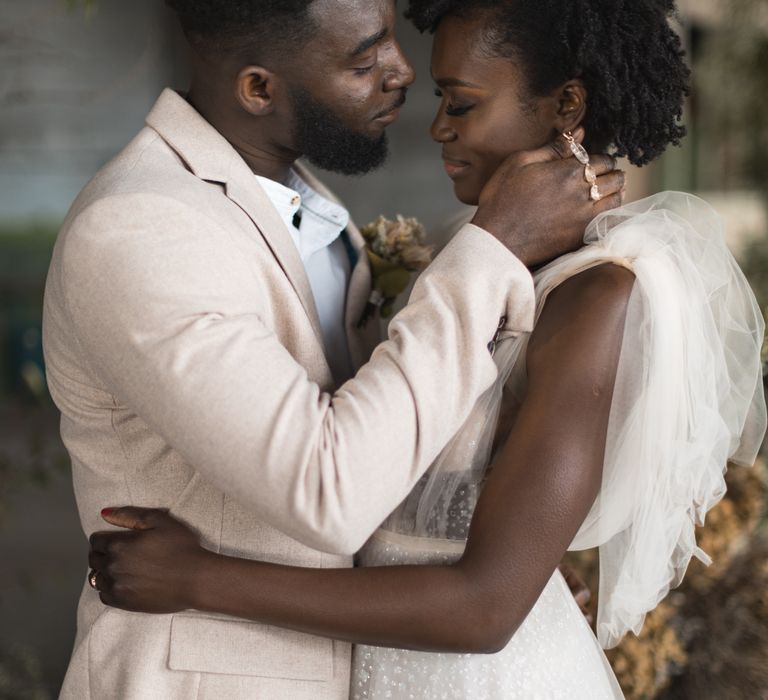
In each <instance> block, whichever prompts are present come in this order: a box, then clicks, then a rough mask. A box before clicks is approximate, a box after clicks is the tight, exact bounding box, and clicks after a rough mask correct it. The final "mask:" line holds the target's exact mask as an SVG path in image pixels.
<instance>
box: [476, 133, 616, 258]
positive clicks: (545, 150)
mask: <svg viewBox="0 0 768 700" xmlns="http://www.w3.org/2000/svg"><path fill="white" fill-rule="evenodd" d="M573 135H574V138H575V139H576V140H577V141H579V142H580V141H581V140H582V139H583V138H584V130H583V129H582V128H579V129H577V130H576V131H575V132H574V134H573ZM590 158H591V165H592V167H593V168H594V169H595V172H596V174H597V176H598V180H597V185H598V189H599V192H600V195H601V197H602V199H600V201H598V202H594V201H592V199H591V198H590V187H591V186H590V184H589V183H588V182H587V180H586V178H585V172H584V165H582V164H581V163H580V162H579V161H578V160H577V159H576V158H574V156H573V153H572V152H571V149H570V147H569V146H568V143H567V141H566V140H565V139H564V138H563V137H559V138H558V139H557V141H555V142H553V143H551V144H548V145H546V146H544V147H542V148H540V149H538V150H535V151H523V152H519V153H514V154H513V155H511V156H510V157H509V158H507V160H505V161H504V162H503V163H502V164H501V165H500V166H499V168H498V170H496V172H495V173H494V175H493V177H492V178H491V179H490V180H489V181H488V183H487V184H486V185H485V187H484V189H483V191H482V193H481V195H480V202H479V205H478V210H477V213H476V214H475V217H474V218H473V219H472V223H474V224H476V225H477V226H479V227H481V228H483V229H485V230H486V231H488V232H489V233H491V234H492V235H494V236H495V237H496V238H498V239H499V240H500V241H501V242H502V243H503V244H504V245H505V246H506V247H507V248H508V249H509V250H511V251H512V252H513V253H514V254H515V255H516V256H517V257H518V258H520V260H521V261H522V262H523V263H524V264H525V265H527V266H528V267H534V266H536V265H541V264H542V263H546V262H549V261H550V260H553V259H554V258H556V257H558V256H559V255H563V254H564V253H568V252H571V251H573V250H576V249H577V248H580V247H581V246H582V244H583V237H584V230H585V229H586V227H587V224H588V223H589V222H590V221H591V220H592V219H593V218H594V217H595V216H597V214H599V213H601V212H603V211H606V210H608V209H614V208H615V207H618V206H620V205H621V203H622V201H623V195H624V181H625V177H624V172H623V171H621V170H616V162H615V160H614V159H613V158H611V157H610V156H606V155H592V156H590Z"/></svg>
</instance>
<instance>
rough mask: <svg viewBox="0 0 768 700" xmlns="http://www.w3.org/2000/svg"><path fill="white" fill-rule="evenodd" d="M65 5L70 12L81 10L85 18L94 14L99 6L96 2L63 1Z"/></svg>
mask: <svg viewBox="0 0 768 700" xmlns="http://www.w3.org/2000/svg"><path fill="white" fill-rule="evenodd" d="M64 1H65V2H66V4H67V8H68V9H69V11H70V12H75V11H77V10H80V9H82V10H83V11H84V12H85V16H86V17H87V18H90V17H92V16H93V14H94V13H95V12H96V8H97V7H98V5H99V2H98V0H64Z"/></svg>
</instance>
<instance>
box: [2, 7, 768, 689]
mask: <svg viewBox="0 0 768 700" xmlns="http://www.w3.org/2000/svg"><path fill="white" fill-rule="evenodd" d="M679 19H680V31H681V34H682V36H683V37H684V40H685V43H686V46H687V48H688V50H689V53H690V57H691V63H692V66H693V69H694V90H693V94H692V96H691V99H690V100H689V104H688V107H687V114H686V123H687V125H688V127H689V136H688V138H687V139H686V141H685V143H684V145H683V147H682V148H679V149H673V150H672V151H671V152H670V153H669V154H668V155H666V156H665V157H664V158H663V159H662V160H661V161H659V162H657V163H654V164H653V165H651V166H650V167H648V168H645V169H643V170H636V169H632V172H631V175H630V195H631V197H632V198H639V197H641V196H645V195H647V194H650V193H653V192H655V191H659V190H662V189H678V190H686V191H691V192H695V193H697V194H700V195H701V196H702V197H704V198H705V199H707V200H708V201H710V202H711V203H712V204H713V205H714V206H715V207H716V208H717V209H718V211H720V213H721V214H722V216H723V219H724V221H725V225H726V231H727V237H728V241H729V245H730V246H731V248H732V250H733V252H734V254H735V255H736V256H737V257H738V258H739V260H740V261H741V263H742V265H743V266H744V269H745V270H746V272H747V274H748V276H749V277H750V280H751V281H752V283H753V285H754V288H755V291H756V292H757V294H758V297H759V299H760V302H761V304H762V306H763V308H764V309H768V214H767V212H768V206H767V204H768V126H767V124H766V116H765V115H766V114H768V3H767V2H765V0H733V1H732V2H725V1H724V0H688V1H686V2H682V3H680V18H679ZM400 33H401V38H402V43H403V45H404V48H405V50H406V52H407V53H408V54H409V55H410V56H411V57H412V59H413V60H414V63H415V65H416V68H417V71H418V73H419V76H420V79H419V80H418V83H417V85H416V86H415V87H414V88H413V90H412V91H411V95H410V99H409V105H408V107H407V109H406V110H405V111H404V114H403V117H402V118H401V120H400V121H399V122H398V123H397V124H396V125H395V126H394V127H393V128H392V129H391V139H392V157H391V159H390V161H389V163H388V164H387V166H385V168H383V169H382V171H380V172H378V173H376V174H373V175H371V176H368V177H366V178H365V179H363V180H360V179H354V178H353V179H349V178H340V177H334V176H331V177H328V178H327V179H328V180H329V182H331V184H332V186H333V187H334V188H335V189H336V190H337V192H338V193H339V194H340V195H341V196H342V197H343V198H344V199H345V201H346V203H347V204H348V206H349V207H350V209H351V211H352V214H353V216H354V217H355V218H356V219H357V221H358V222H360V223H365V222H367V221H369V220H371V219H373V218H375V217H376V216H377V215H378V214H379V213H385V214H386V215H388V216H392V215H394V214H396V213H402V214H405V215H408V216H416V217H419V218H420V219H421V220H422V221H423V222H424V223H425V224H426V225H427V227H428V228H429V229H431V230H432V231H435V232H438V231H441V230H445V227H444V226H443V223H444V222H445V221H447V220H449V219H450V218H451V217H452V216H454V215H455V214H456V213H457V210H458V207H457V205H456V203H455V201H454V199H453V196H452V193H451V188H450V186H449V183H448V181H447V180H446V178H445V177H444V175H443V173H442V170H441V167H440V163H439V152H438V149H437V147H436V146H435V145H434V144H432V143H431V142H430V140H429V138H428V134H427V131H428V128H429V124H430V121H431V118H432V115H433V111H434V109H435V108H436V101H435V99H434V97H433V95H432V87H431V85H430V82H429V80H428V75H429V71H428V62H429V40H428V39H426V38H423V37H420V36H419V35H418V34H417V33H416V32H415V31H414V30H413V29H412V28H411V27H410V26H409V25H407V24H406V23H403V24H402V27H401V30H400ZM184 65H185V60H184V47H183V40H182V39H181V37H180V35H179V32H178V29H177V27H176V25H175V21H174V19H173V17H172V16H171V15H170V14H169V13H168V11H167V10H166V9H165V7H164V3H163V2H162V0H133V2H131V3H125V2H119V1H118V0H97V1H96V2H85V1H80V2H78V1H77V0H71V1H65V0H26V1H25V2H23V3H21V2H13V1H12V0H0V699H3V698H14V699H15V700H22V699H24V698H40V699H43V698H51V697H54V696H55V695H56V693H57V691H58V688H59V685H60V683H61V679H62V676H63V673H64V670H65V668H66V663H67V660H68V657H69V653H70V651H71V645H72V640H73V636H74V625H75V606H76V602H77V596H78V594H79V591H80V588H81V585H82V582H83V579H84V576H85V574H86V562H85V553H86V549H87V547H86V542H85V538H84V536H83V534H82V531H81V530H80V526H79V520H78V517H77V511H76V506H75V500H74V496H73V493H72V487H71V482H70V475H69V462H68V459H67V456H66V453H65V452H64V450H63V448H62V446H61V444H60V442H59V438H58V416H57V413H56V410H55V408H54V407H53V406H52V404H51V401H50V399H49V397H48V395H47V392H46V388H45V375H44V367H43V362H42V351H41V333H40V317H41V304H42V293H43V286H44V281H45V274H46V269H47V265H48V261H49V258H50V252H51V247H52V245H53V241H54V238H55V235H56V231H57V229H58V227H59V225H60V223H61V221H62V219H63V217H64V215H65V213H66V211H67V208H68V207H69V205H70V203H71V202H72V200H73V199H74V198H75V196H76V194H77V192H78V191H79V189H80V188H81V187H82V186H83V185H84V184H85V182H86V181H87V180H88V179H89V178H90V177H91V176H92V175H93V174H94V173H95V172H96V170H97V169H98V168H99V167H100V166H101V165H102V164H103V163H105V162H106V161H107V160H108V159H109V158H110V157H111V156H112V155H114V154H115V153H116V152H117V151H118V150H119V149H120V148H121V147H122V146H123V145H124V144H125V143H126V142H127V141H128V140H129V139H130V138H131V137H132V136H133V134H135V133H136V132H137V131H138V130H139V129H140V128H141V126H142V124H143V119H144V116H145V115H146V113H147V112H148V110H149V108H150V107H151V105H152V103H153V102H154V100H155V98H156V97H157V95H158V94H159V93H160V91H161V90H162V88H163V87H165V86H172V87H176V88H184V87H185V82H186V76H185V69H184ZM434 235H435V242H436V243H437V244H438V245H439V244H440V243H442V242H444V234H440V233H435V234H434ZM749 483H750V484H751V485H749V486H748V487H746V488H748V490H749V493H750V494H752V495H754V494H755V493H758V494H762V493H763V492H762V491H761V490H760V489H761V484H762V482H761V479H760V478H757V479H755V480H754V481H750V482H749ZM761 503H762V499H761ZM753 511H754V508H752V510H750V513H752V512H753ZM747 521H748V523H751V524H747ZM729 522H732V521H729ZM739 522H740V523H741V524H740V525H739V528H740V529H738V532H739V533H741V535H740V539H739V537H736V536H735V535H734V536H733V537H732V538H731V539H732V540H733V541H736V540H738V541H739V546H740V547H741V548H742V549H743V550H744V551H747V552H751V551H754V552H762V551H768V550H761V549H760V547H763V546H764V544H765V540H764V533H763V530H764V528H763V526H762V525H761V524H760V523H761V522H762V510H761V511H760V517H758V518H754V517H752V518H751V519H746V520H744V521H743V522H741V521H739ZM747 527H748V528H749V531H748V532H746V531H745V529H744V528H747ZM745 532H746V534H745ZM745 538H746V539H745ZM729 541H730V540H729ZM745 542H746V544H745ZM767 576H768V572H765V575H764V578H765V577H767ZM758 579H759V577H758ZM745 580H749V577H746V579H745ZM760 580H762V579H760ZM728 585H732V584H728ZM743 585H747V584H746V583H745V584H743ZM754 585H758V584H757V581H755V583H754ZM750 600H751V599H750ZM753 604H754V605H759V604H761V605H763V607H764V608H765V609H764V610H763V611H762V617H760V614H761V613H760V611H755V610H750V609H747V610H746V612H745V611H743V610H742V613H743V614H746V615H752V616H753V617H754V618H755V619H756V620H762V621H763V623H765V622H766V621H768V620H767V619H766V618H767V617H768V615H767V614H766V610H768V600H765V599H763V602H762V603H749V604H746V605H753ZM665 624H666V625H667V626H669V625H673V626H674V624H678V625H684V624H685V622H677V623H674V621H673V622H668V623H665ZM652 633H653V632H652V631H651V632H649V634H652ZM745 634H748V633H746V632H745ZM764 636H765V635H764ZM694 638H695V635H693V636H691V635H690V634H688V636H685V635H683V634H682V633H681V639H682V641H681V644H682V645H683V646H685V645H689V646H690V645H691V644H693V643H694V642H692V641H691V640H692V639H694ZM759 639H761V638H759V635H758V636H757V637H755V638H754V639H753V646H754V645H758V646H759V644H764V646H763V647H762V654H763V658H768V641H766V640H765V639H763V640H762V641H759ZM754 640H757V641H754ZM742 641H743V640H742ZM654 643H655V642H654ZM689 651H690V650H689ZM758 651H760V649H759V648H758ZM714 653H715V655H717V653H718V652H717V650H715V652H714ZM722 653H723V654H724V655H725V654H726V652H725V651H723V652H722ZM672 656H674V655H672ZM659 658H661V657H659ZM665 658H666V657H665ZM715 661H716V659H715ZM658 663H659V664H662V663H663V664H666V665H663V668H661V670H659V669H658V668H656V667H655V666H653V665H652V667H651V670H652V672H650V676H651V677H652V678H654V679H656V680H654V681H653V682H649V683H646V684H645V685H644V686H643V688H642V690H637V691H636V690H635V689H628V690H627V692H628V695H629V696H631V697H690V696H689V695H686V694H685V693H687V692H688V691H684V690H680V688H682V687H688V686H685V685H684V684H682V685H681V683H682V681H679V680H678V681H676V682H675V683H673V682H672V681H671V680H670V679H674V678H678V679H680V678H682V679H684V677H685V674H686V672H687V671H686V664H685V663H683V662H681V661H680V659H679V658H677V657H675V658H672V657H670V658H669V659H667V660H666V661H663V660H662V661H658ZM743 673H746V671H744V672H743ZM756 678H757V680H755V681H754V683H753V685H752V686H750V687H752V688H753V689H755V694H753V695H750V696H749V697H768V681H766V684H765V686H762V687H761V686H760V683H762V682H763V680H765V677H764V676H760V675H759V674H758V675H757V676H756ZM761 678H762V679H763V680H760V679H761ZM750 682H752V681H750ZM675 685H677V690H675ZM699 692H700V693H703V694H697V697H712V698H714V697H718V698H720V697H724V696H722V695H717V696H716V695H707V694H706V691H705V690H702V691H697V693H699ZM713 692H714V691H713ZM718 692H720V691H719V690H718ZM734 692H736V691H734ZM750 692H751V691H750ZM664 693H666V695H664ZM680 693H682V694H680ZM729 697H747V696H741V695H730V696H729Z"/></svg>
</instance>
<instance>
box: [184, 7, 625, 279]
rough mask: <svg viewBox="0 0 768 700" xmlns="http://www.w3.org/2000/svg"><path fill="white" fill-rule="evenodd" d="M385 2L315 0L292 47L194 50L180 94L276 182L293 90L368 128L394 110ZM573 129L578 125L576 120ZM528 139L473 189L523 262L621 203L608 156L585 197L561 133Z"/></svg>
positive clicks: (569, 246)
mask: <svg viewBox="0 0 768 700" xmlns="http://www.w3.org/2000/svg"><path fill="white" fill-rule="evenodd" d="M395 12H396V6H395V3H394V2H393V0H316V2H315V3H314V4H313V5H312V7H311V13H312V18H313V20H314V22H315V25H316V31H315V32H314V33H313V35H312V36H313V38H312V39H311V40H310V41H308V42H307V43H306V44H304V45H302V46H301V47H300V48H298V49H296V48H295V47H291V50H290V51H285V52H283V53H282V54H280V55H277V54H270V55H269V56H262V57H261V58H262V59H263V60H262V61H261V62H259V61H256V62H249V61H247V60H246V59H244V58H243V52H242V51H238V52H229V53H228V52H221V51H218V52H212V51H205V50H202V49H198V50H197V51H194V52H193V56H192V85H191V88H190V91H189V96H188V99H189V101H190V102H191V104H192V105H193V106H194V107H195V108H196V109H197V110H198V111H199V112H200V113H201V114H202V115H203V117H205V118H206V119H207V120H208V121H209V122H210V123H211V124H212V125H213V126H214V127H215V128H216V129H217V130H218V131H219V132H220V133H221V134H222V135H223V136H224V137H225V138H226V139H227V140H228V141H229V142H230V143H231V144H232V145H233V146H234V148H235V149H236V150H237V151H238V153H239V154H240V155H241V156H242V157H243V159H244V160H245V161H246V162H247V163H248V165H249V166H250V167H251V169H252V170H253V171H254V172H255V173H256V174H258V175H262V176H264V177H268V178H271V179H273V180H276V181H278V182H284V181H285V179H286V177H287V174H288V172H289V170H290V168H291V166H292V165H293V163H294V162H295V160H296V159H297V158H299V157H301V156H302V155H303V153H302V149H301V148H300V147H299V144H297V143H296V139H295V128H294V127H295V124H296V113H295V100H294V99H293V97H294V96H295V94H296V93H297V91H304V92H306V93H308V94H310V95H311V96H312V98H313V99H314V100H315V101H316V102H317V103H318V104H320V105H323V106H325V107H327V108H328V109H329V110H331V111H332V112H333V113H334V114H335V115H336V116H337V117H338V118H339V119H340V120H341V122H342V123H343V124H344V125H345V126H346V127H348V128H350V129H353V130H355V131H357V132H358V133H362V134H365V135H367V136H369V137H371V138H374V139H375V138H378V137H380V136H381V135H383V134H384V130H385V129H386V128H387V126H389V125H390V124H391V123H393V122H394V120H395V119H396V118H397V116H398V109H397V108H398V106H400V105H402V104H403V102H404V99H405V93H406V91H407V88H408V87H409V86H410V85H411V84H412V83H413V80H414V77H415V76H414V71H413V68H412V66H411V64H410V63H409V62H408V60H407V59H406V57H405V56H404V55H403V53H402V50H401V49H400V46H399V44H398V43H397V40H396V37H395V35H394V25H395V18H396V15H395ZM363 46H364V47H366V48H364V50H362V51H357V49H359V48H360V47H363ZM262 63H263V64H268V65H262ZM576 124H577V122H574V126H576ZM549 133H550V135H552V136H554V134H555V133H556V131H555V129H554V128H553V129H549ZM574 135H575V137H576V138H577V139H582V138H583V136H584V134H583V131H579V130H577V131H575V133H574ZM528 148H529V149H531V150H528V151H514V152H513V151H509V152H508V154H507V155H508V156H509V157H508V158H507V160H506V161H505V162H504V163H503V164H502V166H501V167H499V168H498V169H497V171H496V174H495V175H494V177H493V178H491V180H490V181H489V182H488V183H487V185H486V187H485V189H484V190H483V192H482V195H481V196H480V197H479V199H478V201H479V209H478V212H477V214H476V216H475V218H474V220H473V221H474V223H476V224H477V225H478V226H480V227H481V228H484V229H485V230H486V231H488V232H489V233H491V234H492V235H494V236H495V237H496V238H498V240H499V241H500V242H501V243H502V244H504V245H505V246H506V247H507V248H508V249H509V250H511V251H512V252H513V253H514V254H515V255H517V256H518V257H519V258H520V260H522V261H523V263H525V264H526V265H536V264H540V263H543V262H546V261H548V260H551V259H553V258H555V257H557V256H558V255H561V254H563V253H565V252H568V251H571V250H575V249H576V248H578V247H580V246H581V243H582V234H583V231H584V228H585V227H586V225H587V223H588V222H589V221H590V220H591V219H592V218H593V217H594V216H595V215H596V214H597V213H599V212H601V211H604V210H606V209H610V208H613V207H616V206H618V205H619V204H620V203H621V192H622V189H623V185H624V175H623V173H622V172H621V171H617V170H615V169H614V168H615V163H614V162H613V160H612V159H610V158H607V157H602V156H595V158H594V165H595V169H596V171H597V173H598V175H600V176H601V177H600V181H599V184H600V188H601V192H602V193H603V194H604V195H605V198H604V199H603V200H602V201H600V202H599V203H597V204H595V203H594V202H592V201H591V200H590V199H589V188H588V186H587V184H586V182H585V181H584V178H583V168H582V167H581V166H580V164H579V163H578V162H577V161H576V160H575V159H574V158H572V157H571V154H570V151H569V150H568V148H567V146H566V145H565V142H564V141H563V140H562V139H559V140H557V141H553V142H550V143H547V139H546V138H543V139H537V140H535V141H531V142H530V143H529V146H528Z"/></svg>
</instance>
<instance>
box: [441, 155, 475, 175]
mask: <svg viewBox="0 0 768 700" xmlns="http://www.w3.org/2000/svg"><path fill="white" fill-rule="evenodd" d="M443 167H444V168H445V172H446V173H448V177H449V178H451V179H452V180H453V179H454V178H457V177H459V176H460V175H462V174H463V173H464V172H466V170H467V168H469V163H467V162H466V161H463V160H451V159H450V158H443Z"/></svg>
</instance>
